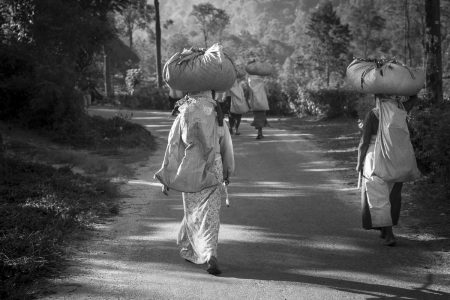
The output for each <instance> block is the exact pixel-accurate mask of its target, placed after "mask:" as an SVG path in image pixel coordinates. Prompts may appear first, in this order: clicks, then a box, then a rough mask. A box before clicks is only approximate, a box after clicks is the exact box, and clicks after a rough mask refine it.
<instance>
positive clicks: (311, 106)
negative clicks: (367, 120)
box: [290, 88, 361, 118]
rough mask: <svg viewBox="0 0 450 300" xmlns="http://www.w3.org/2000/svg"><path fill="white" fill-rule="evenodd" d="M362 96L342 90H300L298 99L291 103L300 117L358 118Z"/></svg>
mask: <svg viewBox="0 0 450 300" xmlns="http://www.w3.org/2000/svg"><path fill="white" fill-rule="evenodd" d="M360 97H361V95H360V94H359V93H357V92H354V91H349V90H340V89H321V90H308V89H301V88H299V90H298V98H296V99H294V100H291V101H290V106H291V108H292V109H293V110H294V111H295V113H296V114H297V115H298V116H299V117H303V116H316V117H325V118H335V117H339V116H348V117H353V118H355V117H357V110H356V103H357V100H358V99H359V98H360Z"/></svg>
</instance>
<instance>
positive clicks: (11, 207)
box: [0, 117, 156, 299]
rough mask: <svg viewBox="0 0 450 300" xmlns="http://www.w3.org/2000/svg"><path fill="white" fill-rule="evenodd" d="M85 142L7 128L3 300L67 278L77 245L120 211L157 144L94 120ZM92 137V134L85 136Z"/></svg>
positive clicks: (137, 131) (133, 129)
mask: <svg viewBox="0 0 450 300" xmlns="http://www.w3.org/2000/svg"><path fill="white" fill-rule="evenodd" d="M92 120H95V121H94V122H95V124H94V128H92V130H91V131H88V132H86V134H85V135H84V137H82V138H79V137H75V138H73V140H71V139H70V136H66V137H64V138H63V140H59V141H58V142H55V141H57V140H58V139H55V137H54V136H53V135H52V134H51V133H50V134H49V133H45V132H42V131H41V132H36V131H30V130H26V129H21V128H20V127H18V126H15V125H14V124H4V123H1V122H0V132H2V135H3V138H4V148H5V154H6V161H5V163H6V164H5V167H4V168H2V169H1V170H0V216H1V218H0V299H32V298H35V297H36V295H37V294H39V293H41V292H42V290H41V289H42V286H40V283H41V282H42V280H44V279H45V278H49V277H52V276H55V275H57V274H58V273H60V272H61V271H62V270H63V269H64V267H65V266H66V265H67V264H66V262H67V261H68V259H69V258H70V255H71V254H70V249H71V248H72V246H73V244H74V243H76V242H77V241H78V240H80V238H81V237H82V236H84V235H86V233H87V231H89V230H90V229H91V228H93V225H94V224H96V223H98V222H102V221H103V220H104V219H105V218H107V217H110V216H113V215H116V214H118V213H119V211H120V207H119V201H118V199H119V197H120V183H121V182H123V181H124V180H126V178H130V177H131V176H132V175H133V171H134V168H133V165H134V164H136V163H138V162H141V163H142V161H145V160H146V159H148V157H149V155H150V154H151V152H152V151H153V150H154V149H155V148H156V141H155V139H154V138H153V136H152V135H151V133H150V132H148V131H147V130H145V128H143V127H142V126H139V125H136V124H131V123H129V122H128V121H127V120H124V119H116V120H108V119H101V118H100V117H95V118H93V119H92ZM86 136H88V137H87V138H86Z"/></svg>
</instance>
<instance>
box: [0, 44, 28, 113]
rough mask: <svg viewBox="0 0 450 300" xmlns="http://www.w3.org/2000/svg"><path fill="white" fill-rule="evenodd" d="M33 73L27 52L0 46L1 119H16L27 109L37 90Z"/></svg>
mask: <svg viewBox="0 0 450 300" xmlns="http://www.w3.org/2000/svg"><path fill="white" fill-rule="evenodd" d="M33 72H34V66H33V63H32V58H31V57H30V56H29V55H27V53H26V52H24V51H20V50H19V49H16V48H14V47H6V46H1V45H0V95H1V100H0V119H3V120H11V119H16V118H17V117H19V116H20V115H21V114H23V112H24V111H25V110H26V109H27V107H28V104H29V102H30V99H31V97H32V95H33V93H34V89H35V84H34V80H33V78H34V75H33Z"/></svg>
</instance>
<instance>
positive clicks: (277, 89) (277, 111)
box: [265, 78, 292, 115]
mask: <svg viewBox="0 0 450 300" xmlns="http://www.w3.org/2000/svg"><path fill="white" fill-rule="evenodd" d="M265 83H266V88H267V100H268V102H269V108H270V114H272V115H286V114H289V113H291V112H292V110H291V108H290V107H289V103H288V102H287V97H286V95H285V94H284V93H283V90H282V87H281V84H280V83H279V82H278V81H276V80H274V79H272V78H270V79H269V80H267V81H266V82H265Z"/></svg>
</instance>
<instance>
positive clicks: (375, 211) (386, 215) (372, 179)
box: [361, 136, 394, 229]
mask: <svg viewBox="0 0 450 300" xmlns="http://www.w3.org/2000/svg"><path fill="white" fill-rule="evenodd" d="M374 147H375V136H372V140H371V143H370V146H369V149H368V150H367V153H366V157H365V160H364V170H363V175H364V179H363V188H362V195H361V196H362V197H361V200H362V201H361V205H362V219H363V220H362V221H363V227H364V228H365V229H372V228H379V227H386V226H392V225H393V223H392V217H391V203H390V193H391V190H392V188H393V185H394V184H393V183H388V182H385V181H383V180H382V179H381V178H379V177H378V176H375V175H372V172H373V168H374V161H373V157H374Z"/></svg>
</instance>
